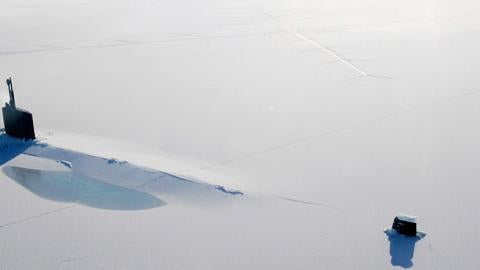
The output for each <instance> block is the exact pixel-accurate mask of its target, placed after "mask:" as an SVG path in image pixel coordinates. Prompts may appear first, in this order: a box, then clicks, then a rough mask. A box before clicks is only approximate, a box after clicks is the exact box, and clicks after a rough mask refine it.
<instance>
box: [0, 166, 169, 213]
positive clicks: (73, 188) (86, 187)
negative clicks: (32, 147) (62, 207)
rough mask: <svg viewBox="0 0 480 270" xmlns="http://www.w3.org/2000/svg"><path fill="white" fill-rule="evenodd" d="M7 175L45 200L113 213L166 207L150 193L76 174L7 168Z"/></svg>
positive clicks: (4, 170)
mask: <svg viewBox="0 0 480 270" xmlns="http://www.w3.org/2000/svg"><path fill="white" fill-rule="evenodd" d="M3 172H4V173H5V174H6V175H7V176H8V177H10V178H12V179H13V180H14V181H15V182H17V183H18V184H20V185H21V186H23V187H24V188H26V189H27V190H29V191H31V192H32V193H34V194H36V195H38V196H40V197H42V198H45V199H50V200H55V201H62V202H72V203H78V204H82V205H85V206H89V207H94V208H101V209H110V210H140V209H149V208H155V207H160V206H164V205H166V203H165V202H163V201H162V200H160V199H158V198H157V197H155V196H152V195H150V194H148V193H145V192H141V191H137V190H133V189H127V188H124V187H119V186H115V185H112V184H108V183H104V182H102V181H99V180H95V179H93V178H90V177H87V176H84V175H81V174H78V173H75V172H72V171H45V170H36V169H27V168H21V167H12V166H7V167H4V168H3Z"/></svg>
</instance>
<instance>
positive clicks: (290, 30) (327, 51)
mask: <svg viewBox="0 0 480 270" xmlns="http://www.w3.org/2000/svg"><path fill="white" fill-rule="evenodd" d="M256 9H257V10H258V11H259V12H260V13H262V14H265V15H266V16H267V17H269V18H270V19H272V20H273V21H275V22H276V23H277V24H278V25H279V26H280V27H281V28H282V29H283V30H285V31H286V32H288V33H291V34H293V35H295V36H296V37H297V38H299V39H300V40H303V41H304V42H306V43H307V44H310V45H311V46H312V47H314V48H316V49H317V50H319V51H321V52H324V53H325V54H327V55H329V56H331V57H333V58H334V59H336V60H338V61H339V62H341V63H343V64H345V65H346V66H348V67H349V68H351V69H353V70H354V71H355V72H356V73H358V74H360V76H361V77H367V76H368V73H367V72H365V71H363V70H362V69H360V68H359V67H357V66H355V65H354V64H352V63H351V62H350V61H348V60H347V59H345V58H342V57H341V56H339V55H338V54H336V53H335V52H334V51H332V50H330V49H328V48H326V47H324V46H322V45H320V44H319V43H318V42H316V41H315V40H313V39H311V38H309V37H307V36H306V35H304V34H302V33H300V32H299V31H298V30H296V29H294V28H291V27H289V26H286V25H284V24H282V23H281V22H279V20H278V19H277V18H276V17H275V16H273V15H272V14H270V13H268V12H266V11H264V10H262V9H260V8H258V7H256Z"/></svg>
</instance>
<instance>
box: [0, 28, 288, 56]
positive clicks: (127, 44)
mask: <svg viewBox="0 0 480 270" xmlns="http://www.w3.org/2000/svg"><path fill="white" fill-rule="evenodd" d="M276 34H284V32H281V31H279V32H260V33H250V34H238V35H223V36H201V35H187V34H185V36H190V37H187V38H177V39H165V40H151V41H123V40H122V41H119V42H111V43H107V44H97V45H85V46H72V47H60V46H50V45H42V47H44V49H25V50H12V51H0V56H2V55H15V54H34V53H50V52H64V51H74V50H88V49H104V48H117V47H136V46H147V45H155V44H168V43H175V42H184V41H201V40H210V39H212V40H214V39H230V38H242V37H254V36H265V35H276Z"/></svg>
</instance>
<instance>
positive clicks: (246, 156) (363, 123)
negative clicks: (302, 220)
mask: <svg viewBox="0 0 480 270" xmlns="http://www.w3.org/2000/svg"><path fill="white" fill-rule="evenodd" d="M478 93H480V90H476V91H471V92H466V93H463V94H459V95H455V96H451V97H448V98H444V99H440V100H437V101H434V102H431V103H427V104H423V105H419V106H415V107H411V108H407V109H405V110H401V111H397V112H393V113H389V114H385V115H382V116H379V117H377V118H373V119H370V120H365V121H360V122H356V123H353V124H350V125H346V126H343V127H339V128H335V129H331V130H327V131H324V132H320V133H317V134H313V135H310V136H307V137H304V138H301V139H298V140H295V141H291V142H287V143H284V144H280V145H277V146H273V147H270V148H266V149H263V150H259V151H256V152H252V153H249V154H244V155H241V156H238V157H235V158H231V159H227V160H223V161H219V162H217V163H213V164H210V165H207V166H203V167H198V168H192V169H184V170H179V171H175V172H172V174H175V173H185V172H193V171H200V170H207V169H212V168H215V167H219V166H222V165H225V164H229V163H233V162H236V161H240V160H244V159H249V158H252V157H255V156H258V155H262V154H266V153H269V152H273V151H277V150H280V149H283V148H287V147H290V146H294V145H297V144H301V143H304V142H307V141H311V140H314V139H317V138H321V137H324V136H329V135H333V134H337V133H340V132H344V131H347V130H350V129H354V128H358V127H362V126H366V125H371V124H373V123H376V122H380V121H383V120H385V119H390V118H394V117H397V116H400V115H403V114H407V113H411V112H415V111H419V110H422V109H425V108H428V107H431V106H436V105H439V104H445V103H448V102H450V101H452V100H456V99H461V98H464V97H467V96H472V95H475V94H478Z"/></svg>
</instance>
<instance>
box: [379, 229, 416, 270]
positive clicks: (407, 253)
mask: <svg viewBox="0 0 480 270" xmlns="http://www.w3.org/2000/svg"><path fill="white" fill-rule="evenodd" d="M386 234H387V236H388V241H389V242H390V256H391V257H392V259H391V263H392V265H393V266H400V267H402V268H410V267H412V266H413V261H412V260H413V254H414V253H415V243H417V241H418V240H420V239H421V238H422V237H423V236H414V237H408V236H403V235H400V234H398V233H396V232H393V233H392V232H388V233H387V232H386Z"/></svg>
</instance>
